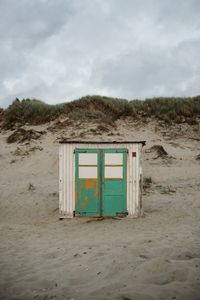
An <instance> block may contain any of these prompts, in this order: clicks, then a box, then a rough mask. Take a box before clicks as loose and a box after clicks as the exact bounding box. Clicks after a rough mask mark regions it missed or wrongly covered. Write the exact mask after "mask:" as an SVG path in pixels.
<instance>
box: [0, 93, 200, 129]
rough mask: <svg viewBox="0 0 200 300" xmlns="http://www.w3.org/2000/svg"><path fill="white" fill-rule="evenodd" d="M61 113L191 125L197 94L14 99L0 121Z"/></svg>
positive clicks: (199, 103)
mask: <svg viewBox="0 0 200 300" xmlns="http://www.w3.org/2000/svg"><path fill="white" fill-rule="evenodd" d="M60 115H65V116H68V117H69V118H71V119H87V118H89V119H100V120H102V121H105V120H107V119H108V118H109V119H110V120H112V121H115V120H117V119H119V118H121V117H132V118H134V119H136V120H140V121H141V122H143V121H144V122H146V121H147V120H148V119H151V118H154V119H156V120H162V121H164V122H166V123H188V124H191V125H195V124H198V123H199V119H200V96H196V97H187V98H174V97H171V98H164V97H163V98H162V97H160V98H152V99H146V100H144V101H142V100H131V101H128V100H126V99H119V98H111V97H104V96H96V95H94V96H85V97H82V98H80V99H77V100H74V101H71V102H66V103H62V104H56V105H50V104H47V103H45V102H43V101H40V100H37V99H23V100H19V99H16V100H14V101H13V103H12V104H11V105H10V106H9V107H8V108H7V109H5V110H3V109H0V120H1V119H2V120H3V122H2V124H3V125H2V126H3V128H5V129H9V128H12V127H13V126H14V125H15V124H17V123H19V124H20V125H24V124H32V125H37V124H44V123H46V122H49V121H51V120H55V119H56V118H57V117H58V116H60Z"/></svg>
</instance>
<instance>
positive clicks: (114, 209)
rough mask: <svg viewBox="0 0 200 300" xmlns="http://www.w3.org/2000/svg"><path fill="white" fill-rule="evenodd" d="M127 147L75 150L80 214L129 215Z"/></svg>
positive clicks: (77, 206)
mask: <svg viewBox="0 0 200 300" xmlns="http://www.w3.org/2000/svg"><path fill="white" fill-rule="evenodd" d="M126 165H127V150H125V149H98V150H97V149H76V204H75V214H76V215H79V216H124V215H126V185H127V175H126V173H127V171H126V170H127V167H126Z"/></svg>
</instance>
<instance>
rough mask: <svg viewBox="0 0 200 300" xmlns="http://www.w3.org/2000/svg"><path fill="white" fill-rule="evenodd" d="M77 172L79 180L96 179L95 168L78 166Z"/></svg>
mask: <svg viewBox="0 0 200 300" xmlns="http://www.w3.org/2000/svg"><path fill="white" fill-rule="evenodd" d="M78 170H79V171H78V175H79V178H80V179H82V178H97V167H94V166H90V167H85V166H83V167H82V166H79V168H78Z"/></svg>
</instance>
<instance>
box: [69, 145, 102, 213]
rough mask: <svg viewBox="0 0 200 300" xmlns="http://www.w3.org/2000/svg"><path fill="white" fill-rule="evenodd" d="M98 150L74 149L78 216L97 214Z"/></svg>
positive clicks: (76, 210)
mask: <svg viewBox="0 0 200 300" xmlns="http://www.w3.org/2000/svg"><path fill="white" fill-rule="evenodd" d="M99 166H100V152H99V151H98V150H94V149H87V150H83V149H77V150H76V204H75V213H76V215H79V216H99V211H100V168H99Z"/></svg>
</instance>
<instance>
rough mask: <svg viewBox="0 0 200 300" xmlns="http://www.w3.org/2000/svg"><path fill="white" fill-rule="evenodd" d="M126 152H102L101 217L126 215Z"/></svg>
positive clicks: (109, 150)
mask: <svg viewBox="0 0 200 300" xmlns="http://www.w3.org/2000/svg"><path fill="white" fill-rule="evenodd" d="M126 158H127V151H126V150H118V149H108V150H103V156H102V169H103V170H102V215H103V216H120V215H122V216H124V214H126V181H127V180H126V178H127V175H126V173H127V172H126Z"/></svg>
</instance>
